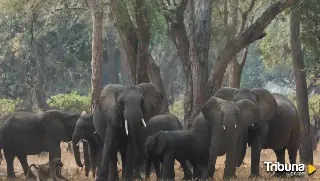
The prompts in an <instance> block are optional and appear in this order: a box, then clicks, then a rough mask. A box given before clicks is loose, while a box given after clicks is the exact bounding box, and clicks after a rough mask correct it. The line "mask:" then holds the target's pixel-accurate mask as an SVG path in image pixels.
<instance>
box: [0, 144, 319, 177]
mask: <svg viewBox="0 0 320 181" xmlns="http://www.w3.org/2000/svg"><path fill="white" fill-rule="evenodd" d="M61 147H62V162H63V163H64V167H63V175H64V176H65V177H66V178H67V179H69V180H76V181H85V180H87V181H93V180H94V179H93V178H92V176H91V175H90V176H89V177H85V176H84V169H81V168H79V167H78V166H77V165H76V163H75V160H74V157H73V155H72V154H71V153H70V152H67V151H66V144H64V143H62V144H61ZM317 150H318V151H315V152H314V157H313V158H314V163H315V164H314V166H315V167H316V168H317V169H319V170H317V171H316V172H315V173H314V174H313V175H311V176H309V175H307V174H306V175H305V176H304V177H301V178H295V179H292V178H291V179H289V178H288V179H276V178H274V177H272V174H269V173H267V172H266V167H265V165H264V164H263V162H264V161H272V162H274V161H276V156H275V154H274V152H273V151H272V150H263V152H262V154H261V166H260V173H261V175H262V176H263V177H262V179H260V180H270V181H274V180H277V181H278V180H320V145H318V149H317ZM224 160H225V157H224V156H223V157H219V158H218V160H217V165H216V172H215V176H214V178H215V180H222V176H223V169H224ZM47 161H48V156H44V157H39V156H28V162H29V164H31V163H35V164H41V163H46V162H47ZM286 162H287V163H289V158H288V155H287V153H286ZM297 162H298V163H299V158H298V160H297ZM14 167H15V173H16V176H17V177H18V178H17V179H12V180H14V181H20V180H25V177H24V175H23V171H22V168H21V165H20V163H19V161H18V159H15V162H14ZM175 170H176V180H181V179H182V178H183V171H182V169H181V167H180V165H179V164H178V163H176V165H175ZM6 173H7V172H6V163H5V160H3V161H2V163H1V165H0V179H1V180H7V179H6ZM120 173H121V170H120ZM236 174H237V177H238V180H248V177H249V174H250V149H248V151H247V155H246V158H245V161H244V164H243V165H242V166H241V167H240V168H237V172H236ZM151 180H152V181H153V180H156V179H155V175H154V174H152V175H151ZM256 180H258V179H256Z"/></svg>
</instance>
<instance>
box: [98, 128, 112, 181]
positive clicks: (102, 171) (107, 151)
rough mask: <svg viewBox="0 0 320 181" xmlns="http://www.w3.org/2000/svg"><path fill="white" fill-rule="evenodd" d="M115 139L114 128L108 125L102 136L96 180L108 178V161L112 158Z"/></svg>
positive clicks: (102, 180) (100, 180) (101, 180)
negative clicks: (103, 136)
mask: <svg viewBox="0 0 320 181" xmlns="http://www.w3.org/2000/svg"><path fill="white" fill-rule="evenodd" d="M115 139H116V138H115V130H114V129H113V127H112V126H108V127H107V130H106V135H105V138H104V143H103V152H102V157H101V164H100V166H99V172H98V176H97V178H96V181H104V180H107V179H108V172H109V163H110V161H111V160H112V159H111V157H112V156H113V155H112V154H111V152H112V150H114V149H115V145H114V140H115Z"/></svg>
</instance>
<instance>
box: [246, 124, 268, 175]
mask: <svg viewBox="0 0 320 181" xmlns="http://www.w3.org/2000/svg"><path fill="white" fill-rule="evenodd" d="M250 132H251V133H249V134H250V137H251V139H252V142H251V174H250V177H249V178H253V177H260V173H259V168H260V167H259V166H260V165H259V164H260V154H261V149H262V145H263V144H264V140H265V138H266V135H267V132H268V127H267V126H264V127H263V128H259V129H255V130H251V131H250Z"/></svg>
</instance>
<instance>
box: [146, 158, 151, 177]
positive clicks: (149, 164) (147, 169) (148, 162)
mask: <svg viewBox="0 0 320 181" xmlns="http://www.w3.org/2000/svg"><path fill="white" fill-rule="evenodd" d="M145 162H146V163H145V179H146V180H148V179H149V178H150V172H151V162H152V160H151V159H149V158H147V159H146V161H145Z"/></svg>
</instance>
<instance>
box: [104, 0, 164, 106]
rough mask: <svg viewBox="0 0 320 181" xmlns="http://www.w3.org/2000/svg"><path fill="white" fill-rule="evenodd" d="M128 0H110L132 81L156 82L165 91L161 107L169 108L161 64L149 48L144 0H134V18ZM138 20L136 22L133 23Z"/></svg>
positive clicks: (146, 12) (135, 82) (134, 82)
mask: <svg viewBox="0 0 320 181" xmlns="http://www.w3.org/2000/svg"><path fill="white" fill-rule="evenodd" d="M128 3H129V2H127V1H124V0H117V1H111V2H110V7H111V12H112V13H111V15H112V19H113V22H114V25H115V27H116V28H117V30H118V33H119V36H120V42H121V46H122V47H123V48H124V50H125V51H124V52H125V54H126V59H125V60H126V62H127V63H128V64H129V68H130V75H131V81H132V83H133V84H134V85H136V84H140V83H147V82H150V79H151V83H153V84H155V85H156V86H157V88H158V89H159V90H160V91H161V93H162V94H163V97H164V99H163V102H162V106H163V107H162V108H163V109H162V110H164V111H166V110H168V101H167V98H166V93H165V91H164V86H163V81H162V80H161V75H160V71H159V68H158V67H157V65H156V64H155V63H154V59H153V57H152V56H151V54H150V52H149V50H148V48H149V44H150V37H151V33H150V20H149V16H148V11H147V10H148V9H147V4H146V2H145V0H135V1H132V4H130V5H131V6H132V7H133V12H132V13H133V14H134V16H133V17H134V18H133V19H134V21H132V20H131V17H130V15H131V14H130V13H129V10H128V9H129V8H128V7H127V4H128ZM134 23H135V24H134Z"/></svg>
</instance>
